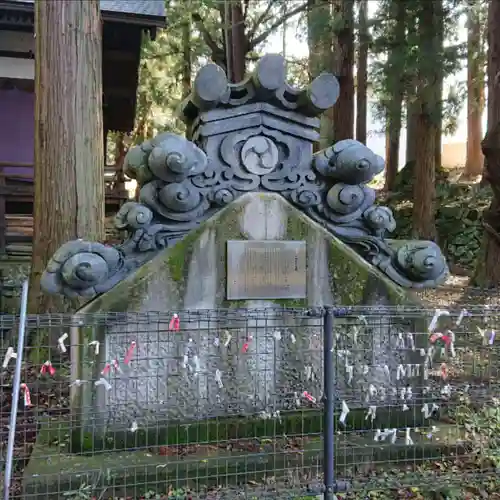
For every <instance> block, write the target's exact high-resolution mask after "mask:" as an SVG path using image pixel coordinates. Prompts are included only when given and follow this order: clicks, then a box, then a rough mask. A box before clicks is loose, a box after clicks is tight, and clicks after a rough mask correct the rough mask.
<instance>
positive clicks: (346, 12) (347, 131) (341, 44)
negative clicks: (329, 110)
mask: <svg viewBox="0 0 500 500" xmlns="http://www.w3.org/2000/svg"><path fill="white" fill-rule="evenodd" d="M332 2H333V19H334V27H333V31H334V37H333V67H332V68H331V69H332V72H333V74H335V75H336V76H337V78H338V79H339V84H340V95H339V99H338V101H337V102H336V103H335V106H334V107H333V128H334V142H337V141H341V140H343V139H352V137H353V135H354V73H353V69H354V0H332Z"/></svg>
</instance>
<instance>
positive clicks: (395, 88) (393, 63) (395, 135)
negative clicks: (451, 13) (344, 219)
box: [385, 2, 412, 191]
mask: <svg viewBox="0 0 500 500" xmlns="http://www.w3.org/2000/svg"><path fill="white" fill-rule="evenodd" d="M393 7H394V16H395V18H396V24H395V27H394V44H393V45H392V47H391V49H390V53H389V56H388V62H389V65H388V69H389V71H392V68H396V67H398V65H401V60H402V59H403V58H404V57H405V54H406V47H405V43H406V41H405V29H406V25H405V20H406V6H405V3H404V2H393ZM388 80H389V81H390V82H391V85H390V87H391V90H392V92H391V95H390V99H391V100H390V102H388V103H387V105H386V108H387V118H386V152H385V190H386V191H393V190H394V188H395V184H396V176H397V175H398V170H399V148H400V140H401V127H402V121H403V120H402V115H403V99H404V82H403V81H402V79H401V77H400V76H399V75H397V77H396V78H394V75H388ZM407 142H408V141H407ZM410 142H412V141H410Z"/></svg>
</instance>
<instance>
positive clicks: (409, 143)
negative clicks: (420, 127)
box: [405, 95, 418, 164]
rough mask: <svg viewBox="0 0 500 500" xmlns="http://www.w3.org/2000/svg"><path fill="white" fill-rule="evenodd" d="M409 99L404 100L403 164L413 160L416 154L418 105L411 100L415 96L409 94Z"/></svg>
mask: <svg viewBox="0 0 500 500" xmlns="http://www.w3.org/2000/svg"><path fill="white" fill-rule="evenodd" d="M409 99H410V100H407V102H406V157H405V164H407V163H409V162H411V161H415V154H416V149H417V148H416V142H415V136H416V134H417V118H418V117H417V115H418V106H417V103H416V102H414V101H413V99H415V97H414V96H413V95H412V96H409Z"/></svg>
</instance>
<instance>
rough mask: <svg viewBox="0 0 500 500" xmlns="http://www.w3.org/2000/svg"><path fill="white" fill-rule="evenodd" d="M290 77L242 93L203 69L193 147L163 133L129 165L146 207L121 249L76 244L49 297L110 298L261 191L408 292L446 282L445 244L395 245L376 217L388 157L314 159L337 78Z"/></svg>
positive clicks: (59, 255) (265, 63)
mask: <svg viewBox="0 0 500 500" xmlns="http://www.w3.org/2000/svg"><path fill="white" fill-rule="evenodd" d="M284 67H285V62H284V59H283V58H282V57H281V56H278V55H273V54H271V55H268V56H264V57H263V58H262V59H261V60H260V62H259V63H258V65H257V68H256V70H255V71H254V73H252V74H251V75H250V76H249V77H248V78H247V79H246V80H244V81H243V82H241V83H239V84H235V85H230V84H229V83H228V81H227V78H226V76H225V74H224V72H223V71H222V69H221V68H219V67H217V66H216V65H214V64H209V65H207V66H205V67H204V68H202V69H201V70H200V71H199V73H198V75H197V77H196V79H195V82H194V85H193V93H192V95H191V96H189V98H188V99H187V100H186V102H185V103H184V105H183V111H182V113H183V119H184V121H185V122H186V124H187V126H188V128H189V131H190V136H191V137H192V140H191V141H189V140H187V139H185V138H183V137H180V136H177V135H175V134H171V133H168V132H162V133H160V134H159V135H158V136H157V137H155V138H154V139H153V140H151V141H146V142H144V143H143V144H141V145H140V146H135V147H133V148H132V149H130V151H129V152H128V153H127V156H126V159H125V164H124V170H125V173H126V174H127V175H128V176H130V177H132V178H134V179H136V180H137V182H138V184H139V186H140V197H139V202H128V203H125V205H123V206H122V207H121V209H120V210H119V212H118V213H117V215H116V217H115V225H116V227H117V228H120V229H124V230H126V231H127V234H128V236H127V238H126V240H125V241H124V242H123V243H122V244H121V245H118V246H116V247H109V246H106V245H102V244H100V243H88V242H82V241H75V242H69V243H66V244H65V245H63V246H62V247H61V249H59V250H58V252H56V254H55V255H54V257H53V258H52V260H51V262H50V263H49V265H48V266H47V270H46V271H45V273H44V275H43V278H42V287H43V288H44V290H45V291H47V292H49V293H62V294H64V295H68V296H75V295H82V296H87V297H91V296H93V295H96V294H100V293H103V292H105V291H107V290H109V289H110V288H111V287H113V286H114V285H115V284H116V283H117V282H119V281H120V280H122V279H123V278H124V277H125V276H127V275H128V274H129V273H130V272H132V271H133V270H134V269H136V268H137V267H138V266H141V265H142V264H143V263H145V262H146V261H148V260H149V259H151V258H152V257H153V256H154V255H156V253H158V252H159V251H160V250H161V249H163V248H166V247H169V246H171V245H173V244H175V243H176V242H177V241H178V240H180V239H182V238H183V237H184V236H185V235H186V234H187V233H188V232H189V231H190V230H192V229H193V228H195V227H197V226H198V225H199V224H200V223H201V222H203V221H204V220H206V219H208V218H209V217H211V216H212V215H213V214H214V213H216V212H217V211H218V210H220V208H221V207H223V206H225V205H227V204H229V203H231V201H233V200H235V199H236V198H238V197H239V196H241V195H242V194H244V193H247V192H252V191H267V192H275V193H279V194H281V195H282V196H283V197H284V198H286V199H287V200H288V201H289V202H291V203H292V204H293V205H295V206H296V207H298V208H299V209H300V210H302V211H303V212H304V213H305V214H307V215H308V216H309V217H311V218H312V219H314V220H315V221H317V222H319V223H320V224H322V225H323V226H324V227H325V228H326V229H327V230H329V231H330V232H331V233H332V234H334V235H335V236H336V237H337V238H339V239H340V240H342V241H343V242H344V243H346V244H347V245H350V246H352V247H353V248H354V249H355V250H356V251H358V252H359V253H360V254H361V255H362V256H363V257H364V258H365V259H366V260H367V261H368V262H370V263H371V264H372V265H374V266H375V267H377V268H378V269H380V270H381V271H382V272H384V273H385V274H386V275H387V276H388V277H390V278H391V279H392V280H394V281H395V282H396V283H398V284H400V285H402V286H405V287H413V288H422V287H428V286H435V285H437V284H438V283H440V282H441V281H442V280H444V278H445V276H446V274H447V266H446V262H445V259H444V257H443V255H442V253H441V251H440V250H439V248H438V247H437V245H436V244H435V243H433V242H430V241H409V242H404V243H401V242H394V241H392V240H390V239H387V235H388V234H390V233H391V232H393V231H394V229H395V228H396V223H395V220H394V217H393V214H392V212H391V210H390V209H389V208H388V207H383V206H379V205H376V203H375V201H376V200H375V198H376V196H375V191H374V189H373V188H371V187H369V186H368V185H367V184H368V182H369V181H371V180H372V179H373V178H374V176H375V175H377V174H379V173H380V172H382V171H383V168H384V162H383V159H382V158H381V157H380V156H378V155H376V154H375V153H373V152H372V151H371V150H370V149H369V148H367V147H366V146H365V145H363V144H361V143H359V142H357V141H355V140H352V139H349V140H344V141H340V142H338V143H336V144H334V145H333V146H331V147H329V148H327V149H325V150H323V151H320V152H319V153H316V154H314V155H313V144H314V143H315V142H316V141H317V140H318V139H319V135H318V130H319V119H318V116H319V115H320V114H321V113H322V112H324V111H325V110H326V109H328V108H330V107H331V106H333V104H335V101H336V100H337V98H338V95H339V86H338V82H337V80H336V79H335V77H333V76H332V75H329V74H323V75H320V76H319V77H317V78H316V79H315V80H314V81H313V82H312V83H311V85H310V86H309V87H308V88H306V89H295V88H292V87H291V86H290V85H288V83H287V82H286V80H285V71H284Z"/></svg>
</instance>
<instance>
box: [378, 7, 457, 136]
mask: <svg viewBox="0 0 500 500" xmlns="http://www.w3.org/2000/svg"><path fill="white" fill-rule="evenodd" d="M429 1H430V0H416V1H414V2H404V34H403V36H401V31H400V30H399V31H398V22H397V16H398V10H399V7H400V5H401V2H400V1H399V0H381V1H380V2H379V8H378V10H377V13H376V16H375V19H374V20H373V42H372V52H373V54H374V56H375V57H374V61H373V62H372V64H371V81H372V84H373V90H374V93H375V95H376V96H377V97H378V102H377V103H376V104H375V105H374V112H375V115H376V117H377V118H378V119H379V120H381V121H383V122H386V121H387V120H390V119H391V118H392V117H393V114H394V112H395V110H394V106H393V104H394V103H395V102H396V100H397V95H402V97H403V99H404V100H406V101H407V102H411V101H413V99H414V98H415V88H416V85H417V82H418V80H419V78H420V75H421V74H423V73H425V72H426V68H428V67H429V66H430V65H432V67H435V66H436V65H438V66H439V67H440V69H441V72H442V75H443V78H446V77H448V76H450V75H453V74H455V73H456V72H457V71H458V70H459V69H460V68H461V65H462V60H463V59H464V57H465V48H466V47H465V44H463V43H459V42H458V38H457V29H456V28H457V26H458V18H459V17H460V15H461V14H462V12H463V10H462V7H461V4H460V3H459V2H454V1H449V0H446V1H443V3H442V8H443V17H442V19H443V36H444V44H443V46H442V48H441V50H438V51H436V52H434V53H433V54H432V55H431V56H430V55H429V54H428V53H426V52H425V50H424V49H423V48H422V47H421V46H420V44H419V42H420V35H419V33H418V18H419V14H420V10H421V9H422V8H425V4H424V3H425V2H429ZM399 12H400V11H399ZM436 36H439V34H436ZM463 97H464V95H463V94H461V93H457V92H451V93H450V94H449V95H448V96H447V97H443V102H442V107H443V115H444V117H445V121H446V126H445V128H444V130H445V132H453V130H454V128H456V120H457V118H458V113H459V111H460V108H461V105H462V103H463V100H462V99H463ZM448 101H449V102H448ZM436 118H437V117H436Z"/></svg>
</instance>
